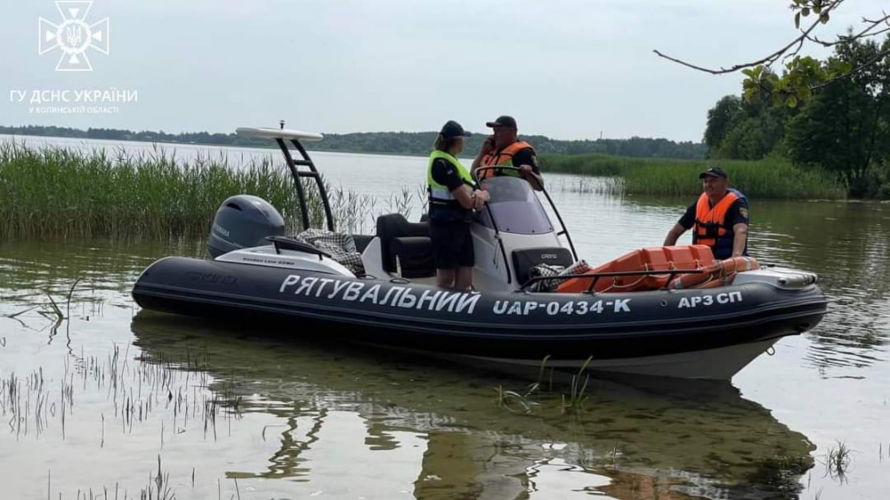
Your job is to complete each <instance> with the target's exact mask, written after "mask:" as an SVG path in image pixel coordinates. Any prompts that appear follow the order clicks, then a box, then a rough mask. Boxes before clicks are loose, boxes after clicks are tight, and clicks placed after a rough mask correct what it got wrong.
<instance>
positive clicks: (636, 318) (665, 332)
mask: <svg viewBox="0 0 890 500" xmlns="http://www.w3.org/2000/svg"><path fill="white" fill-rule="evenodd" d="M133 296H134V298H135V300H136V301H137V303H138V304H139V305H140V306H142V307H143V308H146V309H151V310H158V311H164V312H170V313H176V314H186V315H192V316H202V317H209V318H220V319H226V320H229V319H239V320H249V321H254V320H264V321H266V320H268V321H272V322H275V323H276V324H277V325H278V326H276V332H278V333H283V334H285V335H287V336H294V337H309V336H313V337H318V336H321V337H323V338H337V339H344V340H348V341H355V342H362V343H369V344H375V345H381V346H386V347H395V348H401V349H411V350H416V351H423V352H428V353H434V354H436V355H449V356H462V357H470V358H475V359H476V360H484V361H490V362H495V361H496V362H498V363H515V364H521V365H523V364H524V365H534V366H539V365H540V363H541V361H542V360H543V358H545V357H547V356H549V361H548V365H549V366H554V367H559V366H565V367H577V366H579V365H580V364H582V363H583V362H584V361H585V360H587V358H588V357H592V358H593V361H592V362H591V367H592V368H594V369H597V370H606V371H614V372H619V373H637V374H648V375H662V376H676V377H683V378H709V379H729V378H731V377H732V375H734V374H735V373H736V372H738V370H740V369H742V368H743V367H744V366H745V365H746V364H748V363H749V362H750V361H751V360H752V359H754V358H755V357H756V356H757V355H759V354H760V353H762V352H763V351H764V350H766V349H767V348H768V347H769V346H770V345H772V343H774V342H775V341H776V340H778V339H779V338H781V337H783V336H786V335H793V334H798V333H801V332H803V331H806V330H808V329H810V328H813V327H814V326H815V325H816V324H818V322H819V321H820V320H821V318H822V316H823V315H824V313H825V310H826V300H825V297H824V296H823V294H822V292H821V291H820V290H819V289H818V287H816V286H808V287H805V288H802V289H796V290H785V289H781V288H780V287H777V286H774V285H771V284H768V283H746V284H743V285H739V286H730V287H724V288H720V289H711V290H682V291H680V290H678V291H667V290H665V291H654V292H636V293H628V294H620V293H618V294H613V293H610V294H596V295H592V294H531V293H516V292H502V293H496V292H494V293H484V294H480V293H470V292H451V291H443V290H439V289H436V288H435V287H430V286H425V285H417V284H412V283H407V282H404V281H402V280H375V279H355V278H344V277H342V276H339V277H338V276H334V275H325V274H321V273H318V272H307V271H300V270H296V269H280V268H269V267H262V266H250V265H244V264H233V263H224V262H215V261H202V260H196V259H184V258H175V257H171V258H167V259H162V260H160V261H158V262H156V263H155V264H153V265H152V266H150V267H149V268H148V269H146V271H145V272H144V273H143V274H142V276H140V278H139V280H138V281H137V283H136V284H135V285H134V288H133Z"/></svg>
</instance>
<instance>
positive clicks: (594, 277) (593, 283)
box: [519, 269, 707, 294]
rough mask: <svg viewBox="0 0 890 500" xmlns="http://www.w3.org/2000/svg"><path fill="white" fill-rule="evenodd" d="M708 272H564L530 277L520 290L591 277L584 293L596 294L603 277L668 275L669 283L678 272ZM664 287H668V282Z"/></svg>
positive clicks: (697, 271) (698, 271) (681, 271)
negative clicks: (558, 281) (552, 281)
mask: <svg viewBox="0 0 890 500" xmlns="http://www.w3.org/2000/svg"><path fill="white" fill-rule="evenodd" d="M705 272H707V271H706V270H705V269H664V270H651V269H647V270H642V271H614V272H609V273H587V274H562V275H557V276H535V277H534V278H529V279H528V280H527V281H526V282H525V283H523V284H522V286H521V287H520V288H519V291H520V292H524V291H526V289H527V288H528V287H530V286H531V285H533V284H534V283H537V282H540V281H547V280H568V279H572V278H578V279H589V280H590V287H588V288H587V291H586V292H584V293H589V294H594V293H595V292H594V287H596V284H597V282H599V280H600V279H601V278H619V277H622V276H640V277H646V276H665V275H667V277H668V279H667V283H670V282H671V280H673V279H674V277H675V276H677V275H678V274H704V273H705ZM662 289H667V284H665V286H664V287H663V288H662Z"/></svg>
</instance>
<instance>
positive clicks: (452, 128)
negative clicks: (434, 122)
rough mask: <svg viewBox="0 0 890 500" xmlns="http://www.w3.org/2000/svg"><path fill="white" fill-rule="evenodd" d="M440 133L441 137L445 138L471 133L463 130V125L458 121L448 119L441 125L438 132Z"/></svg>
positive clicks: (465, 135) (469, 134) (467, 135)
mask: <svg viewBox="0 0 890 500" xmlns="http://www.w3.org/2000/svg"><path fill="white" fill-rule="evenodd" d="M439 133H440V134H442V137H444V138H446V139H453V138H455V137H470V136H471V135H473V134H471V133H469V132H467V131H465V130H464V128H463V127H461V126H460V123H457V122H456V121H454V120H448V121H447V122H446V123H445V125H443V126H442V130H441V131H440V132H439Z"/></svg>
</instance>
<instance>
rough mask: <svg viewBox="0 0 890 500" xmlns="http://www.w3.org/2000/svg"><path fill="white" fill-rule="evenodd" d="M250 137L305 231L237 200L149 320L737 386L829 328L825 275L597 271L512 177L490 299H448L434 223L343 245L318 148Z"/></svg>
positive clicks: (678, 267) (676, 261)
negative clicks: (736, 379)
mask: <svg viewBox="0 0 890 500" xmlns="http://www.w3.org/2000/svg"><path fill="white" fill-rule="evenodd" d="M237 132H238V133H239V134H241V135H244V136H248V137H260V138H268V139H270V140H274V141H276V142H277V144H278V146H279V147H280V149H281V151H282V153H283V154H284V157H285V161H286V165H287V167H288V169H289V170H290V173H291V175H292V176H293V180H294V187H295V189H296V191H297V194H298V199H299V202H300V205H301V206H300V213H301V216H302V220H301V222H302V226H303V232H301V233H300V234H297V235H294V236H286V235H285V234H284V233H285V228H284V221H283V218H282V217H281V215H280V213H279V212H278V211H277V210H276V209H275V208H274V207H272V206H271V205H270V204H269V203H267V202H265V201H264V200H262V199H260V198H257V197H253V196H248V195H240V196H235V197H232V198H229V199H228V200H225V202H224V203H223V204H222V206H221V207H220V209H219V211H218V212H217V214H216V218H215V220H214V222H213V225H212V228H211V234H210V238H209V240H208V251H209V254H210V256H211V258H212V260H201V259H193V258H181V257H167V258H163V259H160V260H158V261H157V262H155V263H153V264H151V265H150V266H149V267H148V268H147V269H145V271H144V272H143V273H142V274H141V276H140V277H139V278H138V280H137V281H136V283H135V285H134V287H133V297H134V298H135V300H136V302H137V303H138V304H139V305H140V306H141V307H143V308H145V309H150V310H157V311H163V312H169V313H175V314H184V315H192V316H204V317H211V318H233V319H243V320H251V321H252V320H256V319H266V320H274V321H279V322H283V323H284V324H285V325H286V327H287V330H286V332H287V334H288V335H292V336H294V337H303V336H307V337H308V336H322V337H325V338H342V339H344V340H348V341H351V342H358V343H366V344H373V345H377V346H383V347H388V348H397V349H404V350H410V351H412V352H421V353H425V354H429V355H434V356H438V357H446V358H450V357H459V358H463V359H469V360H472V361H474V362H482V363H485V364H493V363H506V364H519V365H528V366H540V365H541V363H542V360H544V359H545V358H547V364H548V366H551V367H554V368H566V369H569V368H577V367H579V366H582V365H584V364H585V363H587V364H588V366H589V368H590V369H592V370H602V371H609V372H620V373H633V374H643V375H656V376H672V377H683V378H704V379H724V380H728V379H730V378H732V376H733V375H734V374H736V373H737V372H738V371H739V370H741V369H742V368H743V367H744V366H745V365H747V364H748V363H750V362H751V361H752V360H753V359H754V358H756V357H757V356H758V355H760V354H761V353H763V352H765V351H766V350H768V349H769V348H770V347H771V346H772V345H773V344H774V343H775V342H776V341H777V340H779V339H780V338H782V337H783V336H787V335H794V334H800V333H802V332H805V331H807V330H809V329H811V328H813V327H815V326H816V325H817V324H818V323H819V321H820V320H821V319H822V316H823V315H824V314H825V312H826V306H827V301H826V298H825V296H824V295H823V293H822V292H821V291H820V289H819V288H818V287H817V285H816V275H815V274H813V273H809V272H805V271H797V270H791V269H781V268H776V267H772V268H760V266H759V265H758V264H757V262H756V261H755V260H754V259H751V258H736V259H730V260H726V261H718V260H715V259H714V258H713V256H712V255H711V251H710V249H709V248H708V247H706V246H676V247H655V248H643V249H639V250H636V251H633V252H630V253H627V254H625V255H622V256H619V257H618V258H616V259H615V260H613V261H611V262H607V263H605V264H602V265H600V266H596V267H591V266H588V265H587V264H586V263H585V262H584V261H582V260H579V258H578V255H577V253H576V252H575V248H574V245H573V244H572V239H571V236H570V235H569V232H568V230H567V229H566V228H565V225H564V224H563V221H562V217H561V216H560V215H559V211H558V210H557V207H556V206H555V205H554V204H553V201H552V199H551V198H550V196H549V195H548V194H547V192H546V191H543V192H541V195H540V196H539V195H538V194H536V193H535V191H533V190H532V189H531V187H530V186H529V184H528V183H527V182H526V181H524V180H522V179H520V178H517V177H513V176H495V177H491V178H488V179H486V180H484V181H482V182H481V184H482V186H483V187H484V189H486V190H488V192H489V193H490V195H491V199H490V202H489V203H488V205H487V206H486V207H485V208H484V209H483V210H481V211H479V212H478V213H476V214H475V216H474V222H473V224H472V228H471V231H472V236H473V241H474V250H475V255H476V263H477V264H476V268H475V274H474V281H475V287H476V290H474V291H472V292H470V291H457V290H445V289H440V288H437V287H436V286H435V268H434V265H433V258H432V252H431V248H430V239H429V225H428V223H426V222H409V221H408V220H406V219H405V218H404V217H403V216H401V215H399V214H390V215H384V216H381V217H379V218H378V219H377V221H376V222H377V224H376V226H377V227H376V234H374V235H342V234H337V233H335V232H334V227H335V224H334V220H333V217H332V214H331V209H330V205H329V202H328V198H327V194H326V192H325V189H324V185H323V183H322V182H321V178H320V176H319V173H318V170H317V168H316V166H315V164H314V163H313V161H312V160H311V159H310V157H309V155H308V154H307V152H306V150H305V148H304V147H303V145H302V143H303V142H307V141H317V140H321V139H322V136H321V135H320V134H313V133H304V132H298V131H292V130H285V129H283V128H282V129H268V128H241V129H238V131H237ZM291 148H294V149H293V151H296V152H297V153H299V155H300V159H295V158H294V156H295V155H294V154H293V151H292V149H291ZM486 168H495V169H510V168H512V167H486ZM303 179H311V180H314V181H315V183H314V185H315V187H316V189H317V190H318V192H319V194H320V196H321V200H322V202H323V209H324V214H325V219H326V220H325V222H326V227H327V230H319V229H317V228H311V227H310V226H311V224H310V217H309V209H308V203H307V200H306V196H305V189H307V185H304V182H303ZM542 200H544V201H546V202H547V203H549V204H550V206H551V208H552V213H553V214H555V218H556V219H557V222H558V223H559V227H556V225H555V224H554V222H553V221H552V220H551V218H550V217H549V216H548V215H547V212H546V211H545V209H544V205H543V203H542ZM563 241H565V244H563Z"/></svg>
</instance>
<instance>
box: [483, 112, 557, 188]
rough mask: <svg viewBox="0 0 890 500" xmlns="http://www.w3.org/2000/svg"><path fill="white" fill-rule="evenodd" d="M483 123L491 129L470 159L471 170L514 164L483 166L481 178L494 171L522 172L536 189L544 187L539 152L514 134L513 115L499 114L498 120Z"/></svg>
mask: <svg viewBox="0 0 890 500" xmlns="http://www.w3.org/2000/svg"><path fill="white" fill-rule="evenodd" d="M486 125H487V126H488V127H490V128H492V129H493V130H494V134H492V135H490V136H488V138H486V139H485V142H483V143H482V149H481V150H480V151H479V154H478V155H477V156H476V159H475V160H473V166H472V167H471V170H472V171H474V172H475V171H476V169H478V168H479V167H488V166H495V165H504V166H511V167H516V168H518V169H519V171H518V172H516V171H515V170H503V171H498V170H493V169H492V170H483V171H482V173H481V177H480V180H481V179H483V178H489V177H494V176H496V175H512V176H521V177H522V178H524V179H525V180H527V181H528V182H529V184H531V186H532V188H534V189H535V190H536V191H541V190H542V189H543V188H544V178H543V177H541V168H540V166H539V165H538V156H537V154H536V153H535V149H534V148H533V147H532V145H531V144H529V143H527V142H525V141H520V140H519V138H518V137H517V127H516V120H515V119H513V117H512V116H506V115H505V116H499V117H498V119H497V120H495V121H493V122H488V123H486Z"/></svg>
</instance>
